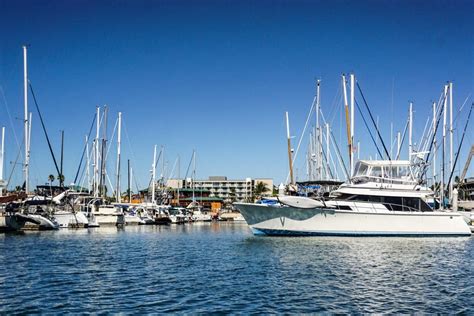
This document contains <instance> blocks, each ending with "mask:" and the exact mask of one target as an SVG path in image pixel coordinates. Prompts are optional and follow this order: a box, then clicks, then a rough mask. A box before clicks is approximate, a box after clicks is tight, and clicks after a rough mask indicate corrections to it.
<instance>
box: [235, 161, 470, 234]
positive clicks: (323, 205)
mask: <svg viewBox="0 0 474 316" xmlns="http://www.w3.org/2000/svg"><path fill="white" fill-rule="evenodd" d="M433 200H434V198H433V192H432V191H431V190H430V189H429V188H427V187H423V186H421V185H420V184H418V181H417V179H416V177H415V176H414V174H413V168H412V166H411V165H410V162H409V161H400V160H398V161H393V160H392V161H385V160H382V161H364V160H362V161H359V162H358V163H357V164H356V166H355V168H354V176H353V177H352V178H351V181H350V182H348V183H344V184H342V185H341V186H340V187H339V188H338V189H336V190H334V191H333V192H331V194H330V197H329V199H327V200H322V199H320V200H317V199H311V198H308V197H299V196H279V197H278V201H279V203H277V204H273V205H267V204H256V203H235V206H236V207H237V209H238V210H239V211H240V212H241V213H242V215H243V216H244V218H245V220H246V221H247V223H248V224H249V225H250V227H251V229H252V231H253V232H254V234H257V235H258V234H263V235H348V236H469V235H471V231H470V229H469V226H468V224H467V223H466V221H465V220H464V218H463V216H462V215H461V214H459V213H457V212H453V211H449V210H443V211H441V210H434V209H433V208H432V207H431V206H430V205H429V204H431V203H432V201H433Z"/></svg>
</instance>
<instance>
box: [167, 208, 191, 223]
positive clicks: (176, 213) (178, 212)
mask: <svg viewBox="0 0 474 316" xmlns="http://www.w3.org/2000/svg"><path fill="white" fill-rule="evenodd" d="M169 216H170V219H171V224H184V223H186V222H188V218H187V216H186V209H185V208H184V207H172V208H170V209H169Z"/></svg>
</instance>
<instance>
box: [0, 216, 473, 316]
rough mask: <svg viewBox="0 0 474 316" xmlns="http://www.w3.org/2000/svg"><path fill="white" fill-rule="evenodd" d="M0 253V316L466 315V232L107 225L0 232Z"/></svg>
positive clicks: (469, 250) (469, 279)
mask: <svg viewBox="0 0 474 316" xmlns="http://www.w3.org/2000/svg"><path fill="white" fill-rule="evenodd" d="M0 258H1V262H2V264H1V265H0V312H2V313H6V312H8V313H12V312H16V313H38V312H47V313H63V312H68V313H78V312H124V313H166V312H177V313H190V312H193V313H195V312H225V313H227V312H243V313H249V312H264V313H268V312H282V313H284V312H297V313H302V312H303V313H304V312H324V311H327V312H337V313H344V312H352V313H359V312H388V313H395V312H396V313H413V312H417V311H422V312H428V313H432V312H441V313H453V312H466V313H474V300H473V297H474V264H473V263H474V237H473V238H336V237H314V238H313V237H309V238H306V237H305V238H284V237H276V238H273V237H254V236H252V235H251V234H250V231H249V229H248V228H247V226H246V225H245V224H229V223H221V224H219V223H215V224H214V223H212V224H192V225H186V226H178V227H176V226H171V227H152V226H148V227H142V226H140V227H126V228H125V229H117V228H115V227H114V228H99V229H90V230H86V229H85V230H61V231H56V232H31V233H25V234H14V235H12V234H6V235H0Z"/></svg>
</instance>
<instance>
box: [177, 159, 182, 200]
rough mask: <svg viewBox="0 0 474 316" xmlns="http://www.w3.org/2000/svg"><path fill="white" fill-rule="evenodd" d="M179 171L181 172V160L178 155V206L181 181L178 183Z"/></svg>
mask: <svg viewBox="0 0 474 316" xmlns="http://www.w3.org/2000/svg"><path fill="white" fill-rule="evenodd" d="M180 171H181V159H180V157H179V155H178V190H177V195H178V199H177V204H178V206H179V186H180V184H181V181H180V176H181V175H180Z"/></svg>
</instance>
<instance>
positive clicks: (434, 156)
mask: <svg viewBox="0 0 474 316" xmlns="http://www.w3.org/2000/svg"><path fill="white" fill-rule="evenodd" d="M435 133H436V102H433V143H434V146H433V188H435V191H436V135H435Z"/></svg>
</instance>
